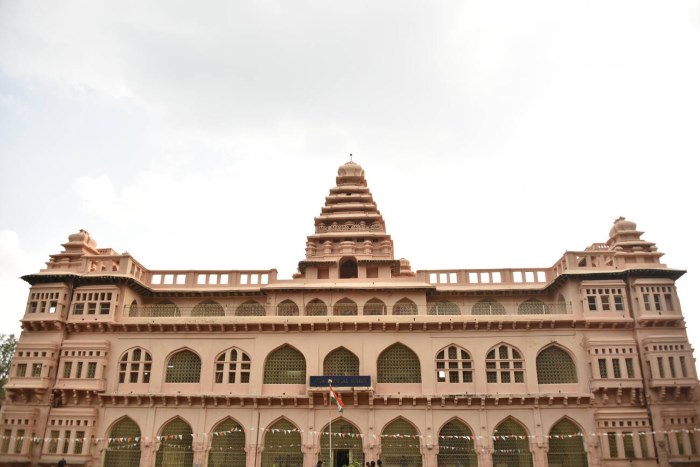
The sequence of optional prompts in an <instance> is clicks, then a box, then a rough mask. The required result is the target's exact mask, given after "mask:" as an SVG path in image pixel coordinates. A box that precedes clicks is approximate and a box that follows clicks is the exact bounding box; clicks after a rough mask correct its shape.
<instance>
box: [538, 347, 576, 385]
mask: <svg viewBox="0 0 700 467" xmlns="http://www.w3.org/2000/svg"><path fill="white" fill-rule="evenodd" d="M577 381H578V377H577V376H576V364H575V363H574V361H573V359H572V358H571V356H570V355H569V354H568V353H567V352H566V351H564V350H562V349H560V348H559V347H556V346H551V347H547V348H546V349H544V350H543V351H542V352H540V354H539V355H538V356H537V382H538V383H539V384H562V383H576V382H577Z"/></svg>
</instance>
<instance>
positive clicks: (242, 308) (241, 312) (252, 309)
mask: <svg viewBox="0 0 700 467" xmlns="http://www.w3.org/2000/svg"><path fill="white" fill-rule="evenodd" d="M236 316H265V307H264V306H262V305H261V304H260V303H258V302H256V301H255V300H247V301H245V302H243V303H241V304H240V305H238V308H236Z"/></svg>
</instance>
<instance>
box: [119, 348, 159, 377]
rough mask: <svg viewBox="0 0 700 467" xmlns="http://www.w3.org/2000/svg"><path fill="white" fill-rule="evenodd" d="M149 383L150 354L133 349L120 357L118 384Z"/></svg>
mask: <svg viewBox="0 0 700 467" xmlns="http://www.w3.org/2000/svg"><path fill="white" fill-rule="evenodd" d="M142 357H143V358H142ZM150 381H151V354H149V353H148V352H146V351H145V350H142V349H133V350H131V351H129V352H127V353H125V354H124V355H122V358H121V359H120V360H119V382H120V383H148V382H150Z"/></svg>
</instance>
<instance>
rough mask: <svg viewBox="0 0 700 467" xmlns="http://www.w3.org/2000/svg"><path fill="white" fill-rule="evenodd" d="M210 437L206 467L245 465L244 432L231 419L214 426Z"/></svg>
mask: <svg viewBox="0 0 700 467" xmlns="http://www.w3.org/2000/svg"><path fill="white" fill-rule="evenodd" d="M212 432H213V433H218V436H212V438H211V448H210V449H209V460H208V462H207V467H230V466H244V465H245V463H246V452H245V430H243V427H241V426H240V425H239V424H237V423H236V422H234V421H233V420H231V419H227V420H224V421H223V422H221V423H219V424H218V425H216V426H215V427H214V428H213V430H212Z"/></svg>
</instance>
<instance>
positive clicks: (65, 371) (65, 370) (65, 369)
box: [63, 362, 73, 378]
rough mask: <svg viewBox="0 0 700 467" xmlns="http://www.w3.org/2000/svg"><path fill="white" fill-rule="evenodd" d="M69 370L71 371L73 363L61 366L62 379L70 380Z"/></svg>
mask: <svg viewBox="0 0 700 467" xmlns="http://www.w3.org/2000/svg"><path fill="white" fill-rule="evenodd" d="M71 370H73V362H65V363H64V364H63V377H64V378H70V372H71Z"/></svg>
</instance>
